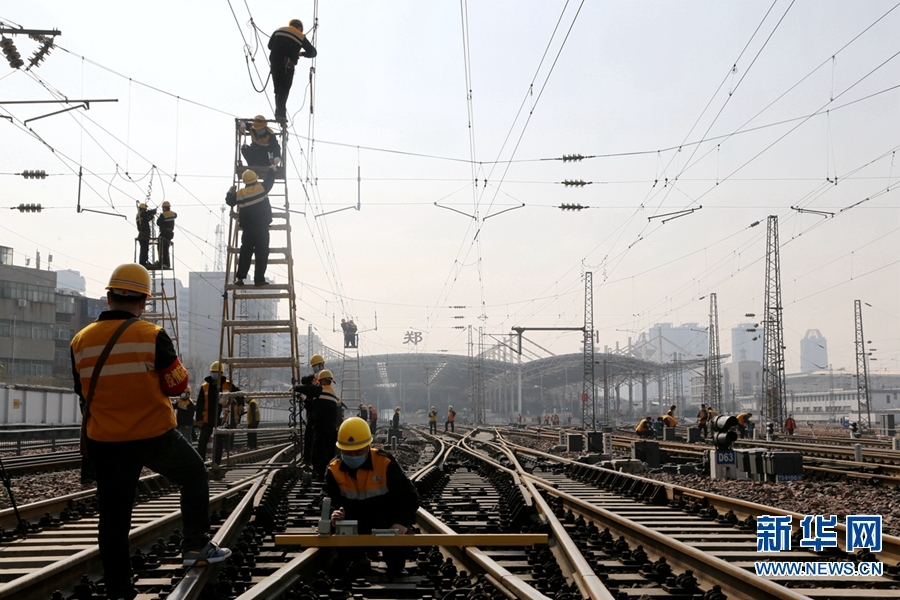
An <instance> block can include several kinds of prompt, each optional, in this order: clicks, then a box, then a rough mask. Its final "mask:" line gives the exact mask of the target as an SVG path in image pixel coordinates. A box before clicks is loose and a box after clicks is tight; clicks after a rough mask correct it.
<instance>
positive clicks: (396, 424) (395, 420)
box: [391, 406, 400, 429]
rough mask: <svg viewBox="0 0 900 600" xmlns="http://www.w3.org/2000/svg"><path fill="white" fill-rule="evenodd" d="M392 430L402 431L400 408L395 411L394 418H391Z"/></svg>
mask: <svg viewBox="0 0 900 600" xmlns="http://www.w3.org/2000/svg"><path fill="white" fill-rule="evenodd" d="M391 428H393V429H400V407H399V406H398V407H397V408H395V409H394V416H393V417H391Z"/></svg>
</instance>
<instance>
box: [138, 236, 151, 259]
mask: <svg viewBox="0 0 900 600" xmlns="http://www.w3.org/2000/svg"><path fill="white" fill-rule="evenodd" d="M138 245H139V246H140V247H141V250H140V254H139V255H138V264H140V265H142V266H147V262H148V261H149V260H150V234H147V236H146V237H144V236H143V235H139V236H138Z"/></svg>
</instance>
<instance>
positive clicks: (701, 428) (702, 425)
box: [698, 423, 707, 438]
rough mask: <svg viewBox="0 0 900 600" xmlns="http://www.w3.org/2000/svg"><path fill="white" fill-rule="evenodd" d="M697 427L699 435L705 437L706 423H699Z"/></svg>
mask: <svg viewBox="0 0 900 600" xmlns="http://www.w3.org/2000/svg"><path fill="white" fill-rule="evenodd" d="M698 429H700V437H702V438H706V434H707V430H706V423H701V424H700V425H699V426H698Z"/></svg>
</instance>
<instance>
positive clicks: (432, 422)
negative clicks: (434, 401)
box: [397, 405, 456, 434]
mask: <svg viewBox="0 0 900 600" xmlns="http://www.w3.org/2000/svg"><path fill="white" fill-rule="evenodd" d="M397 410H398V411H399V410H400V407H399V406H398V407H397ZM437 424H438V411H437V408H435V407H434V406H432V407H431V410H429V411H428V432H429V433H433V434H436V433H437ZM444 431H450V432H456V411H455V410H453V405H450V406H448V407H447V420H446V421H444Z"/></svg>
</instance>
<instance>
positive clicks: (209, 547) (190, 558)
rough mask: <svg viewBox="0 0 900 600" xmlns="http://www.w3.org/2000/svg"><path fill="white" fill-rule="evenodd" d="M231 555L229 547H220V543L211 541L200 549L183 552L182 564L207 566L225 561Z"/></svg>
mask: <svg viewBox="0 0 900 600" xmlns="http://www.w3.org/2000/svg"><path fill="white" fill-rule="evenodd" d="M229 556H231V550H229V549H228V548H219V545H218V544H217V543H215V542H213V541H209V542H207V543H206V545H205V546H203V547H202V548H200V549H199V550H188V551H186V552H185V553H184V554H182V559H183V560H182V563H181V564H182V566H184V567H205V566H207V565H212V564H215V563H220V562H225V560H227V559H228V557H229Z"/></svg>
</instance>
